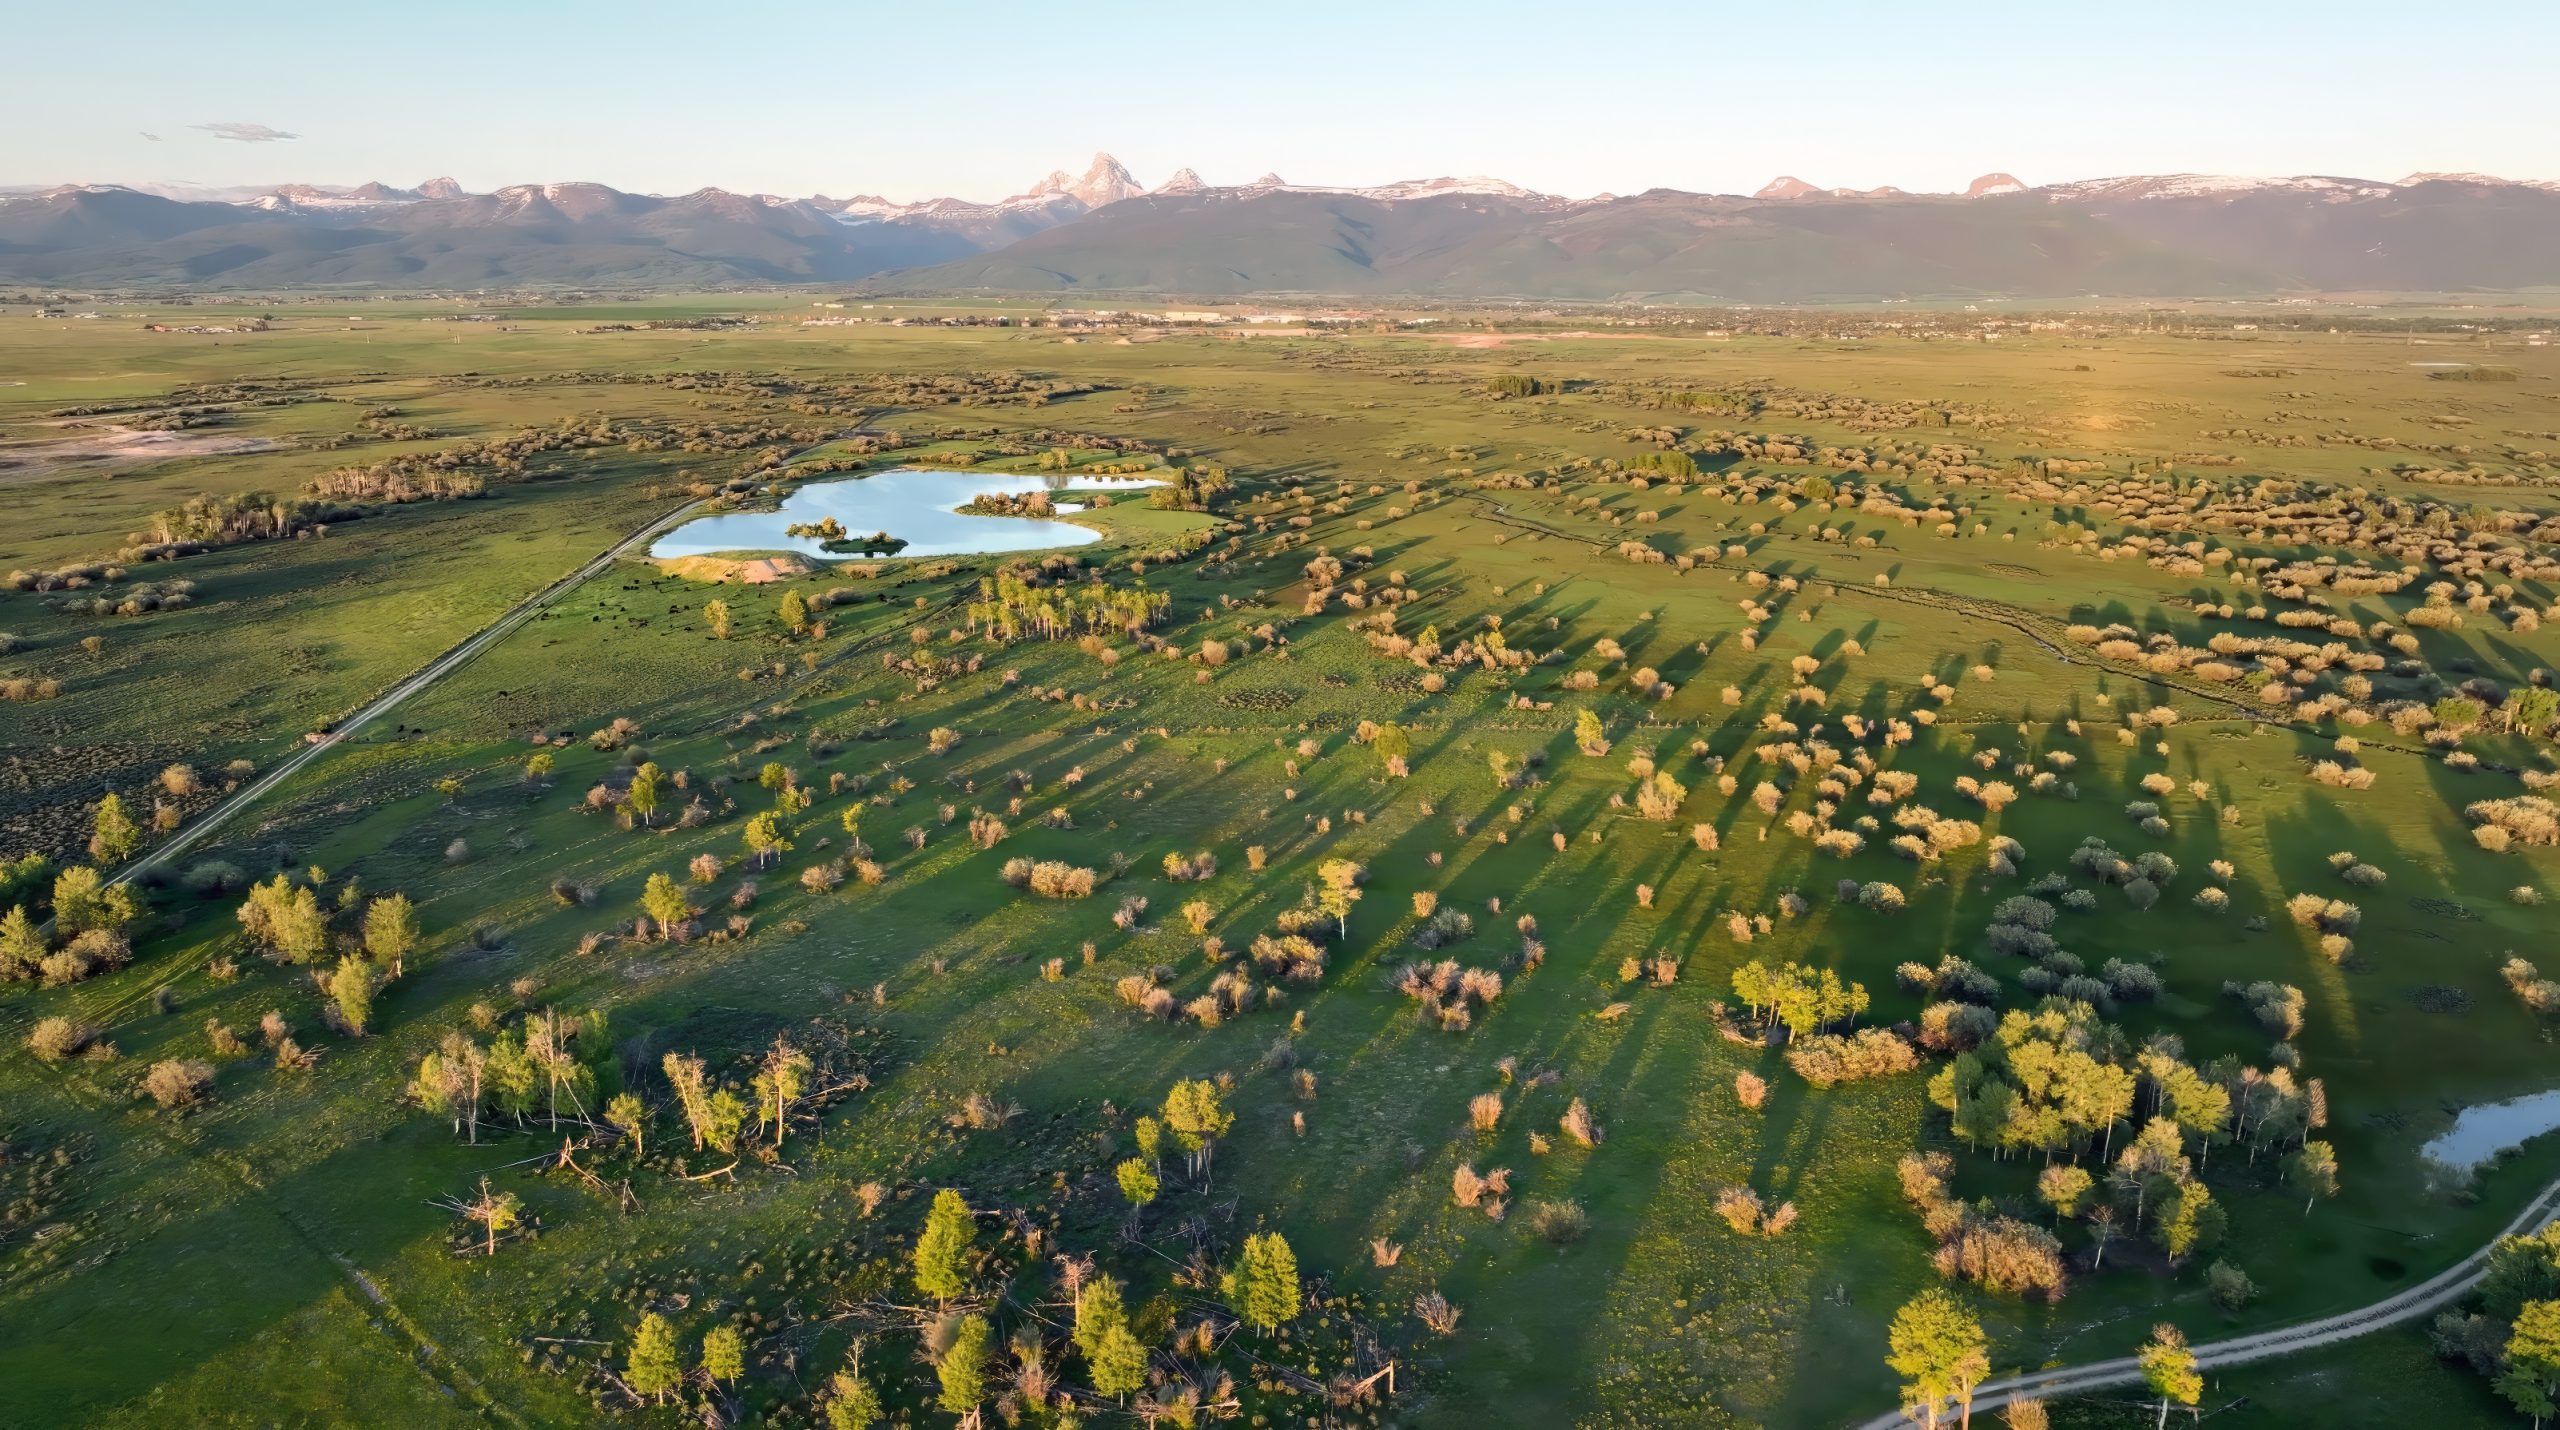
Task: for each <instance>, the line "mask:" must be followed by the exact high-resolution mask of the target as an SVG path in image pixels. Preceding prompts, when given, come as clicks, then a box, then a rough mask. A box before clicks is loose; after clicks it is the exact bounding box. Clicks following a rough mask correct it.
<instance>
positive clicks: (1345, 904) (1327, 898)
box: [1316, 859, 1369, 937]
mask: <svg viewBox="0 0 2560 1430" xmlns="http://www.w3.org/2000/svg"><path fill="white" fill-rule="evenodd" d="M1368 874H1369V871H1368V870H1366V869H1363V868H1361V867H1360V866H1359V865H1357V864H1354V863H1352V862H1351V861H1350V860H1348V859H1327V860H1326V861H1324V862H1323V863H1322V864H1319V865H1317V866H1316V907H1317V908H1319V909H1322V910H1324V911H1325V912H1326V913H1327V914H1330V915H1332V917H1333V922H1334V927H1335V928H1336V929H1337V930H1338V931H1339V932H1341V933H1342V934H1343V935H1344V936H1345V937H1348V936H1349V935H1350V933H1351V906H1352V905H1353V904H1356V903H1358V902H1360V881H1361V880H1362V879H1365V878H1367V877H1368Z"/></svg>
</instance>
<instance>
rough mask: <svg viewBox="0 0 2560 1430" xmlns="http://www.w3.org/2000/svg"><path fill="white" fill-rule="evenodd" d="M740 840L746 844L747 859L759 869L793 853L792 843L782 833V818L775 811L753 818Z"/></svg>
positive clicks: (765, 812)
mask: <svg viewBox="0 0 2560 1430" xmlns="http://www.w3.org/2000/svg"><path fill="white" fill-rule="evenodd" d="M739 838H740V839H742V840H744V841H745V843H746V846H747V857H748V858H749V859H750V860H751V861H752V862H753V863H754V865H755V867H757V868H759V869H761V868H765V867H767V866H769V865H771V864H772V863H773V862H774V861H775V860H778V859H780V858H781V857H782V856H783V855H785V854H788V853H790V852H791V841H790V840H789V839H787V838H785V837H784V836H783V833H782V816H781V815H780V814H778V813H776V812H775V811H773V810H769V809H768V810H765V811H762V812H761V813H758V814H756V815H753V816H751V817H750V818H749V819H748V820H747V827H746V829H745V831H744V832H743V833H741V834H740V835H739Z"/></svg>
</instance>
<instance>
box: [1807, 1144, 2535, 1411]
mask: <svg viewBox="0 0 2560 1430" xmlns="http://www.w3.org/2000/svg"><path fill="white" fill-rule="evenodd" d="M2555 1217H2560V1181H2555V1182H2553V1183H2551V1184H2550V1185H2548V1186H2546V1187H2544V1188H2543V1189H2542V1190H2541V1191H2540V1192H2538V1193H2536V1194H2535V1196H2534V1198H2533V1200H2532V1201H2530V1202H2528V1203H2526V1204H2525V1208H2524V1210H2523V1211H2521V1212H2518V1213H2516V1219H2515V1220H2514V1221H2511V1222H2509V1223H2507V1229H2506V1230H2505V1231H2502V1232H2500V1233H2498V1236H2497V1239H2496V1240H2493V1241H2491V1242H2490V1243H2489V1245H2487V1246H2484V1247H2481V1248H2480V1249H2479V1250H2478V1251H2475V1252H2473V1253H2471V1254H2470V1255H2469V1256H2466V1257H2464V1258H2462V1260H2460V1261H2458V1262H2455V1263H2454V1264H2453V1265H2451V1266H2448V1267H2446V1268H2445V1269H2444V1270H2442V1271H2439V1272H2437V1273H2436V1274H2435V1275H2433V1276H2430V1277H2428V1278H2427V1279H2426V1280H2424V1281H2421V1282H2419V1283H2418V1284H2417V1285H2415V1286H2412V1287H2410V1288H2409V1289H2408V1290H2406V1291H2403V1292H2401V1293H2399V1294H2398V1295H2396V1296H2390V1297H2386V1298H2385V1299H2383V1300H2380V1301H2376V1302H2374V1303H2373V1304H2372V1305H2370V1306H2361V1307H2358V1308H2357V1309H2355V1310H2352V1311H2343V1312H2340V1313H2339V1314H2337V1315H2335V1316H2327V1317H2323V1318H2322V1319H2320V1320H2317V1321H2304V1322H2302V1323H2301V1324H2299V1325H2293V1326H2279V1327H2277V1328H2276V1329H2274V1330H2271V1331H2260V1332H2258V1333H2256V1334H2255V1335H2247V1336H2235V1337H2233V1338H2232V1339H2230V1340H2227V1341H2212V1342H2209V1343H2206V1344H2203V1345H2199V1346H2196V1347H2194V1350H2195V1356H2196V1366H2197V1368H2198V1369H2200V1370H2212V1369H2215V1368H2217V1367H2220V1366H2226V1365H2241V1364H2245V1363H2247V1362H2249V1361H2256V1360H2268V1359H2271V1358H2273V1357H2276V1356H2282V1355H2291V1354H2293V1353H2294V1352H2295V1351H2307V1350H2313V1349H2316V1348H2318V1347H2321V1346H2330V1345H2336V1344H2337V1343H2339V1342H2340V1341H2350V1340H2354V1339H2355V1338H2356V1337H2358V1336H2362V1335H2367V1334H2370V1333H2372V1332H2374V1331H2379V1330H2383V1329H2385V1328H2387V1327H2390V1326H2396V1325H2399V1324H2400V1323H2402V1322H2404V1321H2412V1320H2416V1319H2417V1318H2418V1317H2420V1316H2424V1315H2429V1314H2432V1313H2433V1312H2437V1311H2441V1310H2444V1309H2446V1308H2448V1307H2450V1306H2452V1305H2453V1304H2454V1303H2455V1302H2457V1301H2460V1300H2461V1299H2462V1298H2463V1297H2465V1296H2467V1295H2469V1294H2471V1289H2472V1288H2473V1287H2475V1286H2477V1285H2479V1284H2480V1278H2481V1277H2482V1276H2483V1275H2484V1274H2486V1272H2487V1270H2488V1265H2489V1253H2490V1251H2491V1250H2493V1249H2494V1248H2495V1247H2496V1246H2497V1244H2498V1242H2499V1241H2503V1240H2505V1239H2506V1238H2508V1237H2510V1236H2521V1235H2523V1234H2524V1233H2526V1232H2529V1231H2536V1230H2539V1229H2540V1228H2541V1227H2542V1226H2543V1225H2544V1224H2546V1223H2548V1222H2550V1221H2552V1220H2553V1219H2554V1218H2555ZM2141 1379H2142V1367H2141V1365H2140V1364H2139V1363H2138V1362H2136V1361H2135V1360H2134V1359H2133V1358H2132V1357H2131V1356H2121V1357H2118V1358H2117V1359H2115V1360H2103V1361H2095V1362H2092V1363H2091V1364H2088V1365H2083V1366H2069V1367H2062V1368H2057V1369H2054V1370H2039V1371H2029V1372H2026V1373H2025V1374H2022V1375H2012V1376H2004V1377H2002V1378H2001V1379H1999V1380H1990V1381H1984V1382H1983V1383H1982V1384H1981V1385H1980V1386H1978V1387H1976V1388H1975V1390H1974V1393H1973V1408H1974V1409H1976V1410H1981V1411H1988V1410H1997V1409H1999V1408H2000V1407H2001V1406H2004V1405H2007V1404H2009V1403H2010V1402H2011V1401H2014V1400H2029V1399H2039V1400H2040V1399H2050V1398H2055V1397H2061V1396H2073V1395H2086V1394H2088V1393H2089V1392H2091V1391H2095V1390H2103V1389H2106V1388H2108V1387H2110V1386H2118V1385H2131V1384H2134V1383H2136V1382H2139V1381H2140V1380H2141ZM1917 1414H1918V1412H1917V1411H1900V1410H1897V1411H1894V1412H1892V1413H1891V1414H1886V1415H1879V1416H1876V1417H1875V1418H1874V1419H1872V1420H1867V1421H1863V1422H1861V1423H1860V1424H1859V1425H1858V1426H1857V1430H1895V1427H1897V1426H1902V1425H1908V1424H1910V1423H1912V1422H1913V1420H1914V1419H1915V1418H1916V1417H1917Z"/></svg>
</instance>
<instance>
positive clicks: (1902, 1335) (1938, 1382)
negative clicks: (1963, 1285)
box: [1885, 1288, 1991, 1430]
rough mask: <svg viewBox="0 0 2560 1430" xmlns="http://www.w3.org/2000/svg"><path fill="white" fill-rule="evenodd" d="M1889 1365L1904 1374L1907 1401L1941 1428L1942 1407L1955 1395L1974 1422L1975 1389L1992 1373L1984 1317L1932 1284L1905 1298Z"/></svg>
mask: <svg viewBox="0 0 2560 1430" xmlns="http://www.w3.org/2000/svg"><path fill="white" fill-rule="evenodd" d="M1886 1335H1887V1344H1888V1345H1889V1346H1890V1348H1891V1354H1889V1355H1887V1356H1886V1357H1885V1364H1886V1365H1888V1366H1891V1367H1892V1368H1893V1370H1894V1372H1895V1373H1896V1374H1898V1375H1900V1376H1901V1377H1902V1380H1903V1386H1902V1403H1903V1405H1904V1406H1905V1407H1906V1408H1916V1409H1918V1410H1919V1411H1920V1412H1921V1413H1922V1416H1923V1417H1924V1421H1923V1423H1925V1424H1926V1425H1928V1426H1929V1427H1930V1430H1936V1427H1937V1424H1938V1407H1939V1406H1940V1405H1941V1404H1943V1403H1945V1402H1946V1401H1949V1400H1953V1401H1954V1402H1956V1404H1957V1405H1958V1406H1959V1407H1961V1409H1962V1412H1963V1420H1964V1423H1965V1424H1966V1425H1968V1426H1969V1425H1971V1424H1972V1423H1973V1388H1974V1387H1975V1386H1977V1385H1979V1384H1981V1383H1982V1379H1983V1377H1984V1376H1987V1375H1989V1374H1990V1373H1991V1355H1990V1348H1989V1342H1988V1341H1986V1340H1985V1339H1984V1338H1983V1334H1982V1322H1980V1321H1979V1320H1976V1319H1975V1318H1974V1315H1973V1313H1972V1312H1971V1311H1968V1310H1966V1309H1965V1308H1964V1306H1963V1304H1962V1303H1960V1302H1959V1301H1957V1300H1956V1298H1955V1297H1954V1296H1952V1295H1950V1294H1948V1293H1947V1292H1945V1291H1942V1290H1938V1289H1936V1288H1931V1289H1930V1290H1927V1291H1923V1292H1921V1293H1920V1294H1919V1295H1917V1296H1914V1297H1913V1298H1911V1300H1910V1301H1908V1302H1906V1303H1905V1304H1904V1305H1903V1307H1902V1309H1901V1310H1899V1311H1896V1312H1895V1313H1894V1316H1893V1326H1892V1328H1891V1329H1890V1330H1889V1331H1888V1332H1887V1333H1886Z"/></svg>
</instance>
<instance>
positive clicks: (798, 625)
mask: <svg viewBox="0 0 2560 1430" xmlns="http://www.w3.org/2000/svg"><path fill="white" fill-rule="evenodd" d="M782 626H783V629H785V630H787V631H789V632H791V633H792V634H793V635H795V636H796V635H798V634H800V633H801V632H802V631H805V630H807V629H808V628H809V598H808V597H806V596H803V595H801V594H800V593H799V592H797V591H785V592H783V593H782Z"/></svg>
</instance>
